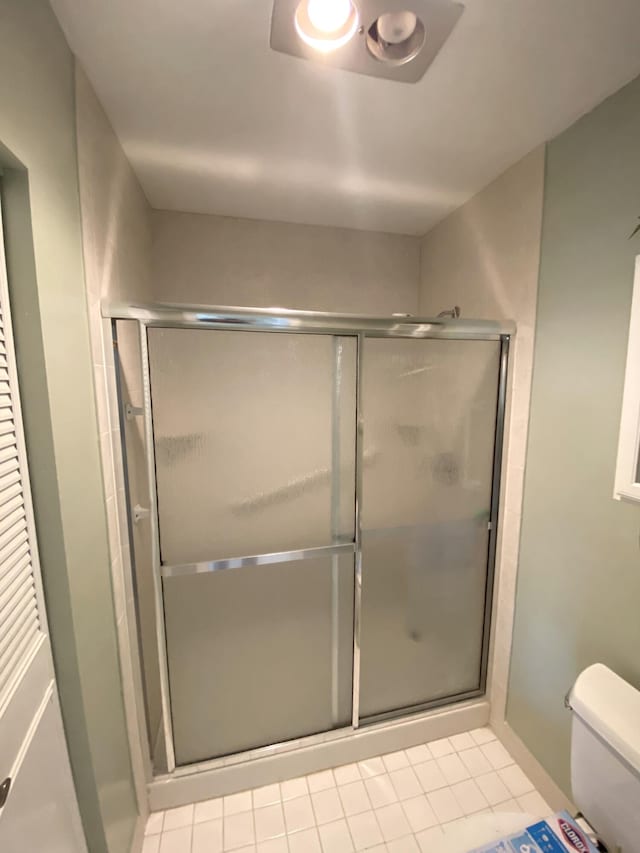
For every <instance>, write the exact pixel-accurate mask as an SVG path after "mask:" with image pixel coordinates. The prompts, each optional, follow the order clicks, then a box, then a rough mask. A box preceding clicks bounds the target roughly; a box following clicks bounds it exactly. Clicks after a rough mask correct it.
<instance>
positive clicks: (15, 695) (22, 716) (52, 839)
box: [0, 215, 86, 853]
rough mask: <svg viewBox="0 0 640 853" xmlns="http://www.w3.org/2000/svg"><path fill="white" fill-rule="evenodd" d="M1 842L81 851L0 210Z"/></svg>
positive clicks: (0, 846)
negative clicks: (44, 586) (40, 557)
mask: <svg viewBox="0 0 640 853" xmlns="http://www.w3.org/2000/svg"><path fill="white" fill-rule="evenodd" d="M0 851H2V853H84V851H86V845H85V841H84V836H83V833H82V828H81V825H80V816H79V812H78V804H77V801H76V795H75V790H74V787H73V781H72V777H71V767H70V765H69V757H68V754H67V747H66V742H65V738H64V732H63V728H62V717H61V714H60V705H59V703H58V694H57V690H56V683H55V677H54V671H53V661H52V656H51V645H50V642H49V635H48V629H47V617H46V613H45V608H44V599H43V595H42V580H41V576H40V565H39V562H38V548H37V544H36V535H35V527H34V521H33V507H32V504H31V490H30V488H29V471H28V466H27V456H26V449H25V442H24V432H23V427H22V416H21V411H20V396H19V393H18V377H17V373H16V361H15V352H14V347H13V337H12V333H11V317H10V313H9V293H8V288H7V275H6V264H5V256H4V240H3V231H2V217H1V215H0Z"/></svg>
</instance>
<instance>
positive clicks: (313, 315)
mask: <svg viewBox="0 0 640 853" xmlns="http://www.w3.org/2000/svg"><path fill="white" fill-rule="evenodd" d="M102 315H103V317H106V318H110V319H112V320H136V321H137V322H138V323H141V324H142V325H143V326H159V327H162V328H167V327H171V328H191V329H244V330H254V331H272V332H311V333H313V332H315V333H325V334H343V335H344V334H353V335H356V334H358V333H361V334H362V333H364V334H366V335H371V336H375V337H401V338H440V339H445V340H446V339H452V340H485V341H487V340H489V341H491V340H499V339H500V338H501V337H503V336H505V335H513V334H515V331H516V326H515V323H514V322H513V321H511V320H501V321H498V320H461V319H453V318H451V317H416V316H413V315H412V314H395V315H392V316H390V317H388V316H387V317H384V316H370V315H369V316H360V315H358V314H332V313H325V312H322V311H294V310H291V309H289V308H240V307H233V306H215V305H179V304H171V303H148V304H143V303H122V302H105V303H103V305H102Z"/></svg>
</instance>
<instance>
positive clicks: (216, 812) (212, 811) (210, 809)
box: [193, 797, 222, 823]
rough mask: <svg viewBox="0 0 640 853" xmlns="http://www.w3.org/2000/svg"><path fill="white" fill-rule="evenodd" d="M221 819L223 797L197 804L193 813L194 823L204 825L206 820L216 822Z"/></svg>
mask: <svg viewBox="0 0 640 853" xmlns="http://www.w3.org/2000/svg"><path fill="white" fill-rule="evenodd" d="M220 817H222V797H218V798H217V799H215V800H205V801H204V802H202V803H196V805H195V809H194V812H193V822H194V823H203V821H205V820H216V819H217V818H220Z"/></svg>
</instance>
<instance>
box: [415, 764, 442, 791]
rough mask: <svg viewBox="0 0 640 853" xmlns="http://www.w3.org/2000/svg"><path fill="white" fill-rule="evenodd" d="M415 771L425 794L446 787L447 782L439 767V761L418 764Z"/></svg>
mask: <svg viewBox="0 0 640 853" xmlns="http://www.w3.org/2000/svg"><path fill="white" fill-rule="evenodd" d="M413 769H414V770H415V774H416V776H417V777H418V781H419V782H420V785H421V786H422V790H423V791H424V792H425V794H429V793H430V792H431V791H437V790H438V788H445V787H446V785H447V780H446V779H445V778H444V775H443V773H442V770H440V768H439V767H438V762H437V761H425V763H424V764H416V766H415V767H414V768H413Z"/></svg>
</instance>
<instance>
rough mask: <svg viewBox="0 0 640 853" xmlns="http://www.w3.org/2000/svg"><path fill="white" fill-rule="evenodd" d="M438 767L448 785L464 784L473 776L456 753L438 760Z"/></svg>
mask: <svg viewBox="0 0 640 853" xmlns="http://www.w3.org/2000/svg"><path fill="white" fill-rule="evenodd" d="M438 767H439V768H440V770H442V775H443V776H444V778H445V779H446V780H447V784H448V785H454V784H455V783H456V782H462V780H463V779H468V778H469V777H470V776H471V774H470V773H469V771H468V770H467V768H466V767H465V766H464V764H463V763H462V761H460V758H459V757H458V756H457V755H456V754H455V753H454V754H453V755H445V756H443V758H438Z"/></svg>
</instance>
